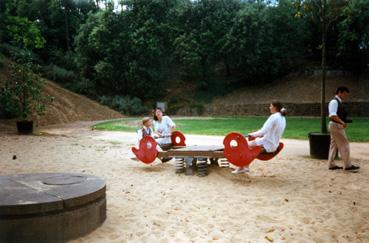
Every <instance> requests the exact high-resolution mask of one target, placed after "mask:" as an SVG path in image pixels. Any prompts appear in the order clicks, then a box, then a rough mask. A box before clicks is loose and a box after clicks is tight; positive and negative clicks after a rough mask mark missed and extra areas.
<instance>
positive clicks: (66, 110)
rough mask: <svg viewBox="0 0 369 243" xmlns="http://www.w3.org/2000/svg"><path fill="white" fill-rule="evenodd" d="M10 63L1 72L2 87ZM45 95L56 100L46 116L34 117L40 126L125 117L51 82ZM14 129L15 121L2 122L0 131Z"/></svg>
mask: <svg viewBox="0 0 369 243" xmlns="http://www.w3.org/2000/svg"><path fill="white" fill-rule="evenodd" d="M9 63H10V61H9V60H6V61H5V65H4V67H3V68H2V69H1V70H0V86H1V84H3V83H4V81H5V80H6V79H7V78H8V77H9V70H8V65H9ZM45 93H47V94H49V95H51V96H52V97H54V100H53V102H52V103H51V104H50V105H48V106H47V110H46V114H45V115H44V116H37V115H35V116H34V117H33V120H34V121H35V123H36V125H38V126H46V125H53V124H65V123H70V122H75V121H96V120H107V119H115V118H121V117H123V115H122V114H120V113H119V112H117V111H114V110H112V109H110V108H109V107H107V106H103V105H100V104H99V103H97V102H95V101H93V100H91V99H89V98H87V97H85V96H82V95H79V94H76V93H74V92H71V91H69V90H66V89H64V88H62V87H60V86H59V85H57V84H55V83H53V82H50V81H46V85H45ZM12 127H14V121H12V120H1V121H0V130H9V129H10V128H12Z"/></svg>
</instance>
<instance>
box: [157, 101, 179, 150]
mask: <svg viewBox="0 0 369 243" xmlns="http://www.w3.org/2000/svg"><path fill="white" fill-rule="evenodd" d="M175 128H176V124H175V123H174V122H173V121H172V119H170V117H169V116H164V113H163V111H162V109H161V108H156V109H155V114H154V131H155V134H154V136H155V137H156V142H157V143H158V144H159V145H160V146H161V147H162V148H163V149H164V147H167V146H170V144H171V143H172V140H171V135H172V132H173V131H174V130H175Z"/></svg>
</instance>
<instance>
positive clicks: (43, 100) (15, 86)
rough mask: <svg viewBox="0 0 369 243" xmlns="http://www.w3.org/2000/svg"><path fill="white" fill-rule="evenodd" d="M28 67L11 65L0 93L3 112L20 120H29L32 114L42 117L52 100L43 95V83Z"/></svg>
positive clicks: (29, 65)
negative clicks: (8, 76)
mask: <svg viewBox="0 0 369 243" xmlns="http://www.w3.org/2000/svg"><path fill="white" fill-rule="evenodd" d="M30 67H31V64H28V65H19V64H12V65H11V66H10V68H11V73H10V78H9V79H8V80H7V81H6V82H5V87H4V89H3V90H2V92H1V99H2V105H4V108H5V111H6V112H8V113H9V114H11V115H12V116H16V117H18V118H20V119H22V120H27V119H28V118H30V116H31V115H32V114H33V112H36V113H37V114H38V115H43V114H44V113H45V109H46V105H47V104H48V103H49V102H51V101H52V100H53V98H52V97H51V96H49V95H45V94H44V93H43V86H44V81H43V80H42V79H41V78H40V77H39V76H38V75H36V74H34V73H33V72H32V71H31V69H30Z"/></svg>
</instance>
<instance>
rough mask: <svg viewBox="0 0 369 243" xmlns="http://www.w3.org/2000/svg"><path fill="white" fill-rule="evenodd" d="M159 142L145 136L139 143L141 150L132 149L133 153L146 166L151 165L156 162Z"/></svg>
mask: <svg viewBox="0 0 369 243" xmlns="http://www.w3.org/2000/svg"><path fill="white" fill-rule="evenodd" d="M156 146H157V142H156V141H155V139H153V138H152V137H150V136H145V137H144V138H142V139H141V141H140V143H139V148H138V149H137V148H135V147H132V152H133V153H134V154H135V155H136V157H137V159H139V160H140V161H142V162H144V163H145V164H151V163H152V162H154V160H155V158H156V157H157V155H158V150H157V149H156Z"/></svg>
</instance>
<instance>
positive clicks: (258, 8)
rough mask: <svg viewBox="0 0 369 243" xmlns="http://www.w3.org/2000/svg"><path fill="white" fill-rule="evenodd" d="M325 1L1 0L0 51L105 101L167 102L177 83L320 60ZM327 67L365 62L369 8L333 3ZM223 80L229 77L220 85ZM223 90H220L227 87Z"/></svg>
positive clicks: (247, 75) (259, 78)
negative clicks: (27, 56)
mask: <svg viewBox="0 0 369 243" xmlns="http://www.w3.org/2000/svg"><path fill="white" fill-rule="evenodd" d="M321 1H322V0H279V1H273V2H270V1H262V0H248V1H244V0H198V1H190V0H123V1H120V2H119V6H114V1H109V0H105V1H97V0H96V1H92V0H78V1H76V0H5V1H1V3H0V14H1V15H0V24H1V27H0V40H1V43H2V44H1V46H0V48H1V50H2V52H3V53H5V54H9V55H11V56H15V57H16V56H17V55H20V54H19V53H21V52H22V51H24V50H27V51H29V52H30V53H31V54H32V55H31V56H32V58H33V61H34V63H36V64H38V65H41V73H42V74H43V75H44V76H46V77H48V78H50V79H53V80H55V81H57V82H59V83H61V84H63V85H65V86H66V87H68V88H70V89H73V90H75V91H77V92H80V93H83V94H86V95H89V96H90V97H92V98H95V99H99V98H101V97H103V99H104V100H105V101H106V97H110V98H109V99H108V100H113V98H114V97H115V96H121V97H125V99H130V100H138V102H136V103H140V102H141V101H148V100H154V99H156V98H158V97H163V96H165V94H166V92H167V91H168V89H169V88H170V86H171V85H172V86H173V85H174V86H175V85H176V82H174V81H184V82H191V83H193V84H195V85H198V86H199V87H201V88H203V89H205V90H206V89H208V88H209V87H211V86H212V85H218V86H220V87H222V86H224V87H226V86H227V85H228V84H229V83H227V82H223V81H221V82H216V84H214V83H213V82H214V78H213V77H217V76H219V77H220V76H221V77H223V79H222V80H224V79H227V77H229V78H230V79H231V80H233V81H234V83H236V84H237V85H238V86H243V85H248V84H256V83H265V82H270V81H272V80H275V79H278V78H280V77H282V76H284V75H286V74H289V73H291V72H296V71H299V70H301V69H303V68H304V67H306V66H309V65H314V63H317V62H319V61H320V59H321V56H320V49H321V45H322V40H321V33H322V31H323V30H322V27H321V25H320V24H319V18H320V15H319V11H320V10H319V6H321ZM327 6H328V10H329V30H328V32H327V48H328V49H327V62H328V66H330V67H332V68H338V69H344V70H349V71H352V72H354V73H361V72H364V71H366V69H367V67H368V62H369V2H368V1H367V0H351V1H347V0H327ZM224 77H225V78H224ZM222 82H223V83H222Z"/></svg>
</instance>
